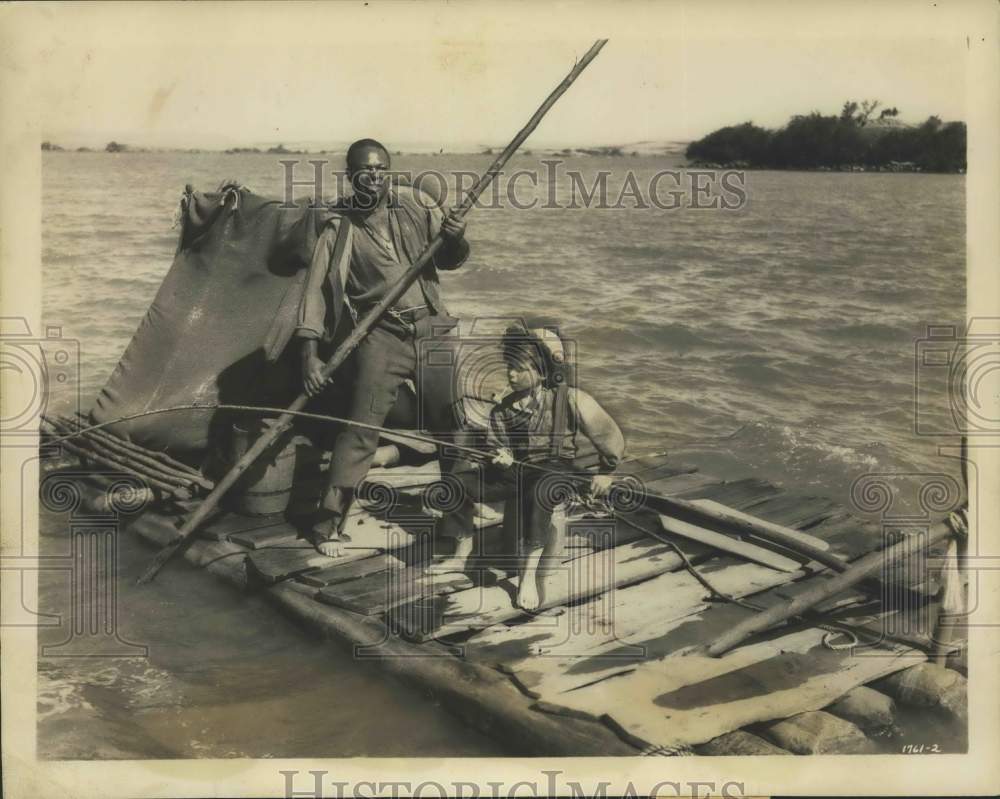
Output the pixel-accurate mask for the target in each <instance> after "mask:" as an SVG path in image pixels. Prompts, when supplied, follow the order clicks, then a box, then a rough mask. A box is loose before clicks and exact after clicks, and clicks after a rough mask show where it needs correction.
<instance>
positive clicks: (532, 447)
mask: <svg viewBox="0 0 1000 799" xmlns="http://www.w3.org/2000/svg"><path fill="white" fill-rule="evenodd" d="M540 397H541V401H540V404H539V407H536V408H534V409H532V410H531V412H530V413H529V412H528V411H526V410H519V409H517V408H515V407H513V405H506V404H505V405H502V406H501V408H500V409H498V410H499V412H500V420H501V423H502V424H503V427H504V432H505V433H506V435H507V439H508V441H509V442H510V448H511V451H512V452H513V454H514V457H515V459H517V460H521V461H528V462H538V461H545V460H552V459H560V460H573V459H574V458H575V457H576V455H577V445H576V428H577V425H576V419H575V418H574V414H573V413H572V408H571V407H570V400H569V388H568V387H567V386H566V385H565V384H562V385H560V386H559V387H558V388H554V389H552V388H543V389H542V391H541V395H540Z"/></svg>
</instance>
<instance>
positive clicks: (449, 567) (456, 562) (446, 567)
mask: <svg viewBox="0 0 1000 799" xmlns="http://www.w3.org/2000/svg"><path fill="white" fill-rule="evenodd" d="M465 563H466V559H465V558H445V559H444V560H436V561H434V562H433V563H431V564H430V565H429V566H428V567H427V568H426V569H424V574H428V575H430V574H446V573H448V572H464V571H465Z"/></svg>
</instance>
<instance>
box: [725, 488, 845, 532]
mask: <svg viewBox="0 0 1000 799" xmlns="http://www.w3.org/2000/svg"><path fill="white" fill-rule="evenodd" d="M743 510H744V511H746V512H747V513H751V514H752V515H754V516H758V517H760V518H762V519H764V520H765V521H768V522H772V523H774V524H780V525H783V526H785V527H795V528H798V529H800V530H801V529H805V528H807V527H811V526H813V525H815V524H818V523H819V522H821V521H823V520H824V519H828V518H830V517H831V516H833V514H834V513H836V512H837V511H838V510H839V508H838V506H837V505H836V504H835V503H834V502H832V501H831V500H829V499H826V498H825V497H812V496H802V495H799V494H791V493H783V494H778V495H776V496H773V497H769V498H767V499H765V500H763V501H761V502H755V503H754V504H752V505H748V506H747V507H746V508H744V509H743Z"/></svg>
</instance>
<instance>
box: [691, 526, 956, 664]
mask: <svg viewBox="0 0 1000 799" xmlns="http://www.w3.org/2000/svg"><path fill="white" fill-rule="evenodd" d="M951 534H952V530H951V527H949V525H948V523H947V522H938V523H937V524H935V525H934V526H933V527H931V529H930V531H929V532H928V535H927V536H926V537H923V536H916V535H914V536H908V537H907V538H905V539H903V540H902V541H900V542H899V543H898V544H893V545H892V546H890V547H886V548H885V549H880V550H878V551H877V552H871V553H869V554H868V555H865V556H864V557H863V558H860V559H858V560H857V561H855V562H854V563H852V564H851V566H850V567H849V568H848V569H847V571H844V572H841V573H840V574H837V575H835V576H833V577H831V578H829V579H823V580H820V579H818V578H813V579H816V580H817V585H816V587H815V588H813V589H812V590H811V591H805V592H804V593H802V594H800V595H799V596H798V597H796V598H795V599H793V600H792V601H791V602H788V603H787V604H784V605H776V606H774V607H772V608H770V609H768V610H765V611H764V612H762V613H759V614H758V615H756V616H751V617H750V618H749V619H747V620H745V621H743V622H740V623H739V624H737V625H736V626H735V627H732V628H731V629H729V630H728V631H727V632H724V633H723V634H722V635H720V636H719V637H718V638H716V639H715V641H714V642H713V643H712V644H710V645H709V646H708V648H707V652H708V654H709V655H711V656H713V657H718V656H719V655H722V654H724V653H726V652H728V651H729V650H730V649H732V648H733V647H734V646H737V645H739V644H741V643H742V642H743V641H745V640H746V639H747V638H749V637H750V636H751V635H754V634H755V633H759V632H763V631H764V630H769V629H770V628H771V627H774V626H775V625H777V624H780V623H781V622H784V621H787V620H788V619H791V618H793V617H795V616H801V615H802V614H803V613H805V612H806V611H808V610H809V609H810V608H813V607H815V606H816V605H817V604H818V603H820V602H822V601H823V600H824V599H829V598H830V597H832V596H835V595H836V594H839V593H840V592H841V591H843V590H845V589H847V588H850V587H851V586H852V585H854V584H856V583H859V582H861V581H862V580H864V579H865V578H866V577H871V576H872V575H874V574H876V573H877V572H878V571H879V570H880V569H882V568H884V567H885V566H890V565H892V564H893V563H896V562H898V561H901V560H904V559H905V558H908V557H910V556H912V555H914V554H916V553H917V552H919V551H920V550H922V549H926V548H927V547H929V546H932V545H933V544H936V543H937V542H938V541H941V540H942V539H944V538H947V537H948V536H949V535H951Z"/></svg>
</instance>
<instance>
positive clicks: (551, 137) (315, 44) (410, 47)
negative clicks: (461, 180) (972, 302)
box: [16, 0, 974, 149]
mask: <svg viewBox="0 0 1000 799" xmlns="http://www.w3.org/2000/svg"><path fill="white" fill-rule="evenodd" d="M873 6H875V8H873ZM962 8H963V5H962V4H961V3H959V4H957V5H951V6H950V8H949V10H948V11H947V12H946V11H945V10H944V9H939V8H938V7H937V5H936V4H934V3H910V2H895V3H894V2H891V1H890V2H883V3H879V4H865V3H852V2H848V0H841V2H838V3H837V4H832V3H831V4H829V5H826V4H824V3H809V4H802V3H799V4H795V3H784V2H764V3H741V4H736V3H727V2H700V3H694V2H690V3H681V2H676V3H670V2H666V3H655V4H654V3H620V4H616V5H613V6H612V5H609V4H596V3H572V4H571V3H554V4H549V5H546V6H544V7H541V6H538V5H531V6H529V5H522V4H513V3H490V4H488V5H487V4H479V5H465V4H453V3H423V4H420V3H417V4H402V3H389V2H376V1H373V2H370V3H362V2H356V3H352V2H345V3H336V4H323V5H318V4H282V3H279V4H263V3H245V4H240V5H239V6H235V5H224V4H193V3H192V4H183V5H173V4H152V5H144V4H139V5H137V6H131V5H126V4H110V5H64V4H58V3H56V4H43V5H41V6H33V7H31V8H30V9H28V10H29V11H30V12H31V13H32V15H33V16H34V17H35V25H34V27H33V29H32V32H31V35H30V36H26V37H23V38H19V39H18V42H17V45H16V46H17V48H18V50H19V54H20V55H22V57H25V58H28V59H29V60H30V63H32V64H33V68H32V70H31V79H32V80H34V81H36V90H35V95H36V97H37V99H38V102H37V107H36V109H35V113H38V115H39V119H38V120H37V123H38V127H39V130H40V132H41V135H42V137H43V138H48V139H51V140H52V141H55V142H57V143H62V144H65V145H69V146H81V145H87V146H102V145H103V144H104V143H105V142H107V141H108V140H110V139H117V140H119V141H125V142H128V143H132V144H135V145H144V146H179V147H198V146H201V147H208V148H214V147H230V146H251V145H253V146H259V145H261V144H273V143H278V142H284V143H286V144H297V143H298V144H301V143H309V144H310V145H312V146H313V147H316V148H319V147H323V146H329V147H331V148H336V147H337V146H339V145H342V144H343V143H346V142H349V141H351V140H353V139H355V138H359V137H362V136H373V137H375V138H379V139H382V140H384V141H386V142H387V143H389V144H390V147H392V148H400V149H406V148H407V147H408V146H435V147H436V146H440V147H443V148H445V149H456V148H468V147H481V146H487V145H489V146H496V145H503V144H504V143H505V142H506V141H507V140H508V139H509V138H511V137H512V136H513V134H514V133H515V132H516V131H517V130H518V129H519V128H520V127H521V125H522V124H523V123H524V121H525V120H527V118H528V117H529V116H530V114H531V113H532V112H533V111H534V109H535V108H536V107H537V106H538V104H539V103H540V102H541V100H542V99H543V98H544V97H545V96H546V95H547V94H548V92H549V91H551V89H552V88H553V87H554V86H555V85H556V84H557V83H558V82H559V81H560V80H561V79H562V77H563V76H564V75H565V73H566V72H567V71H568V70H569V69H570V67H571V66H572V64H573V62H574V59H575V58H577V57H579V56H580V55H582V54H583V53H584V52H585V51H586V50H587V48H588V47H589V46H590V44H591V43H592V41H593V40H594V39H595V38H597V37H599V36H606V37H607V38H609V39H610V41H609V43H608V45H607V46H606V47H605V48H604V51H603V52H602V53H601V54H600V55H599V56H598V58H597V60H596V61H595V62H594V63H593V64H592V65H591V66H590V67H589V68H588V70H587V71H586V72H584V74H583V75H582V76H581V77H580V78H579V80H578V81H577V83H576V84H575V85H574V86H573V87H572V88H571V89H570V91H569V92H568V93H567V94H566V95H565V96H564V97H563V99H562V100H560V102H559V104H558V105H557V106H556V108H555V109H554V110H553V111H552V112H551V113H550V114H549V115H548V117H547V118H546V119H545V121H544V122H543V123H542V125H541V127H540V128H539V129H538V131H537V132H536V133H535V135H534V137H533V138H532V143H533V144H534V145H536V146H540V147H541V146H585V145H611V144H628V143H635V142H643V141H688V140H691V139H693V138H698V137H700V136H702V135H704V134H706V133H708V132H710V131H711V130H713V129H715V128H717V127H720V126H722V125H726V124H734V123H739V122H744V121H747V120H751V121H753V122H756V123H757V124H760V125H764V126H768V127H774V126H779V125H781V124H783V123H784V122H785V121H786V120H787V119H788V117H789V116H791V115H792V114H796V113H808V112H809V111H813V110H818V111H821V112H824V113H836V112H838V111H839V109H840V107H841V105H842V104H843V102H844V101H845V100H847V99H856V100H860V99H866V98H874V99H879V100H881V101H882V102H883V103H885V104H887V105H891V106H896V107H898V108H899V109H900V112H901V118H902V119H904V120H906V121H921V120H923V119H925V118H926V117H927V116H929V115H930V114H937V115H939V116H941V117H942V118H944V119H946V120H952V119H964V118H965V114H966V89H967V80H966V53H967V47H968V43H967V37H968V36H970V35H973V34H974V30H973V26H971V25H970V24H969V22H968V21H967V20H965V19H963V17H962V14H961V13H958V12H956V9H958V11H959V12H960V11H961V9H962Z"/></svg>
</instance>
